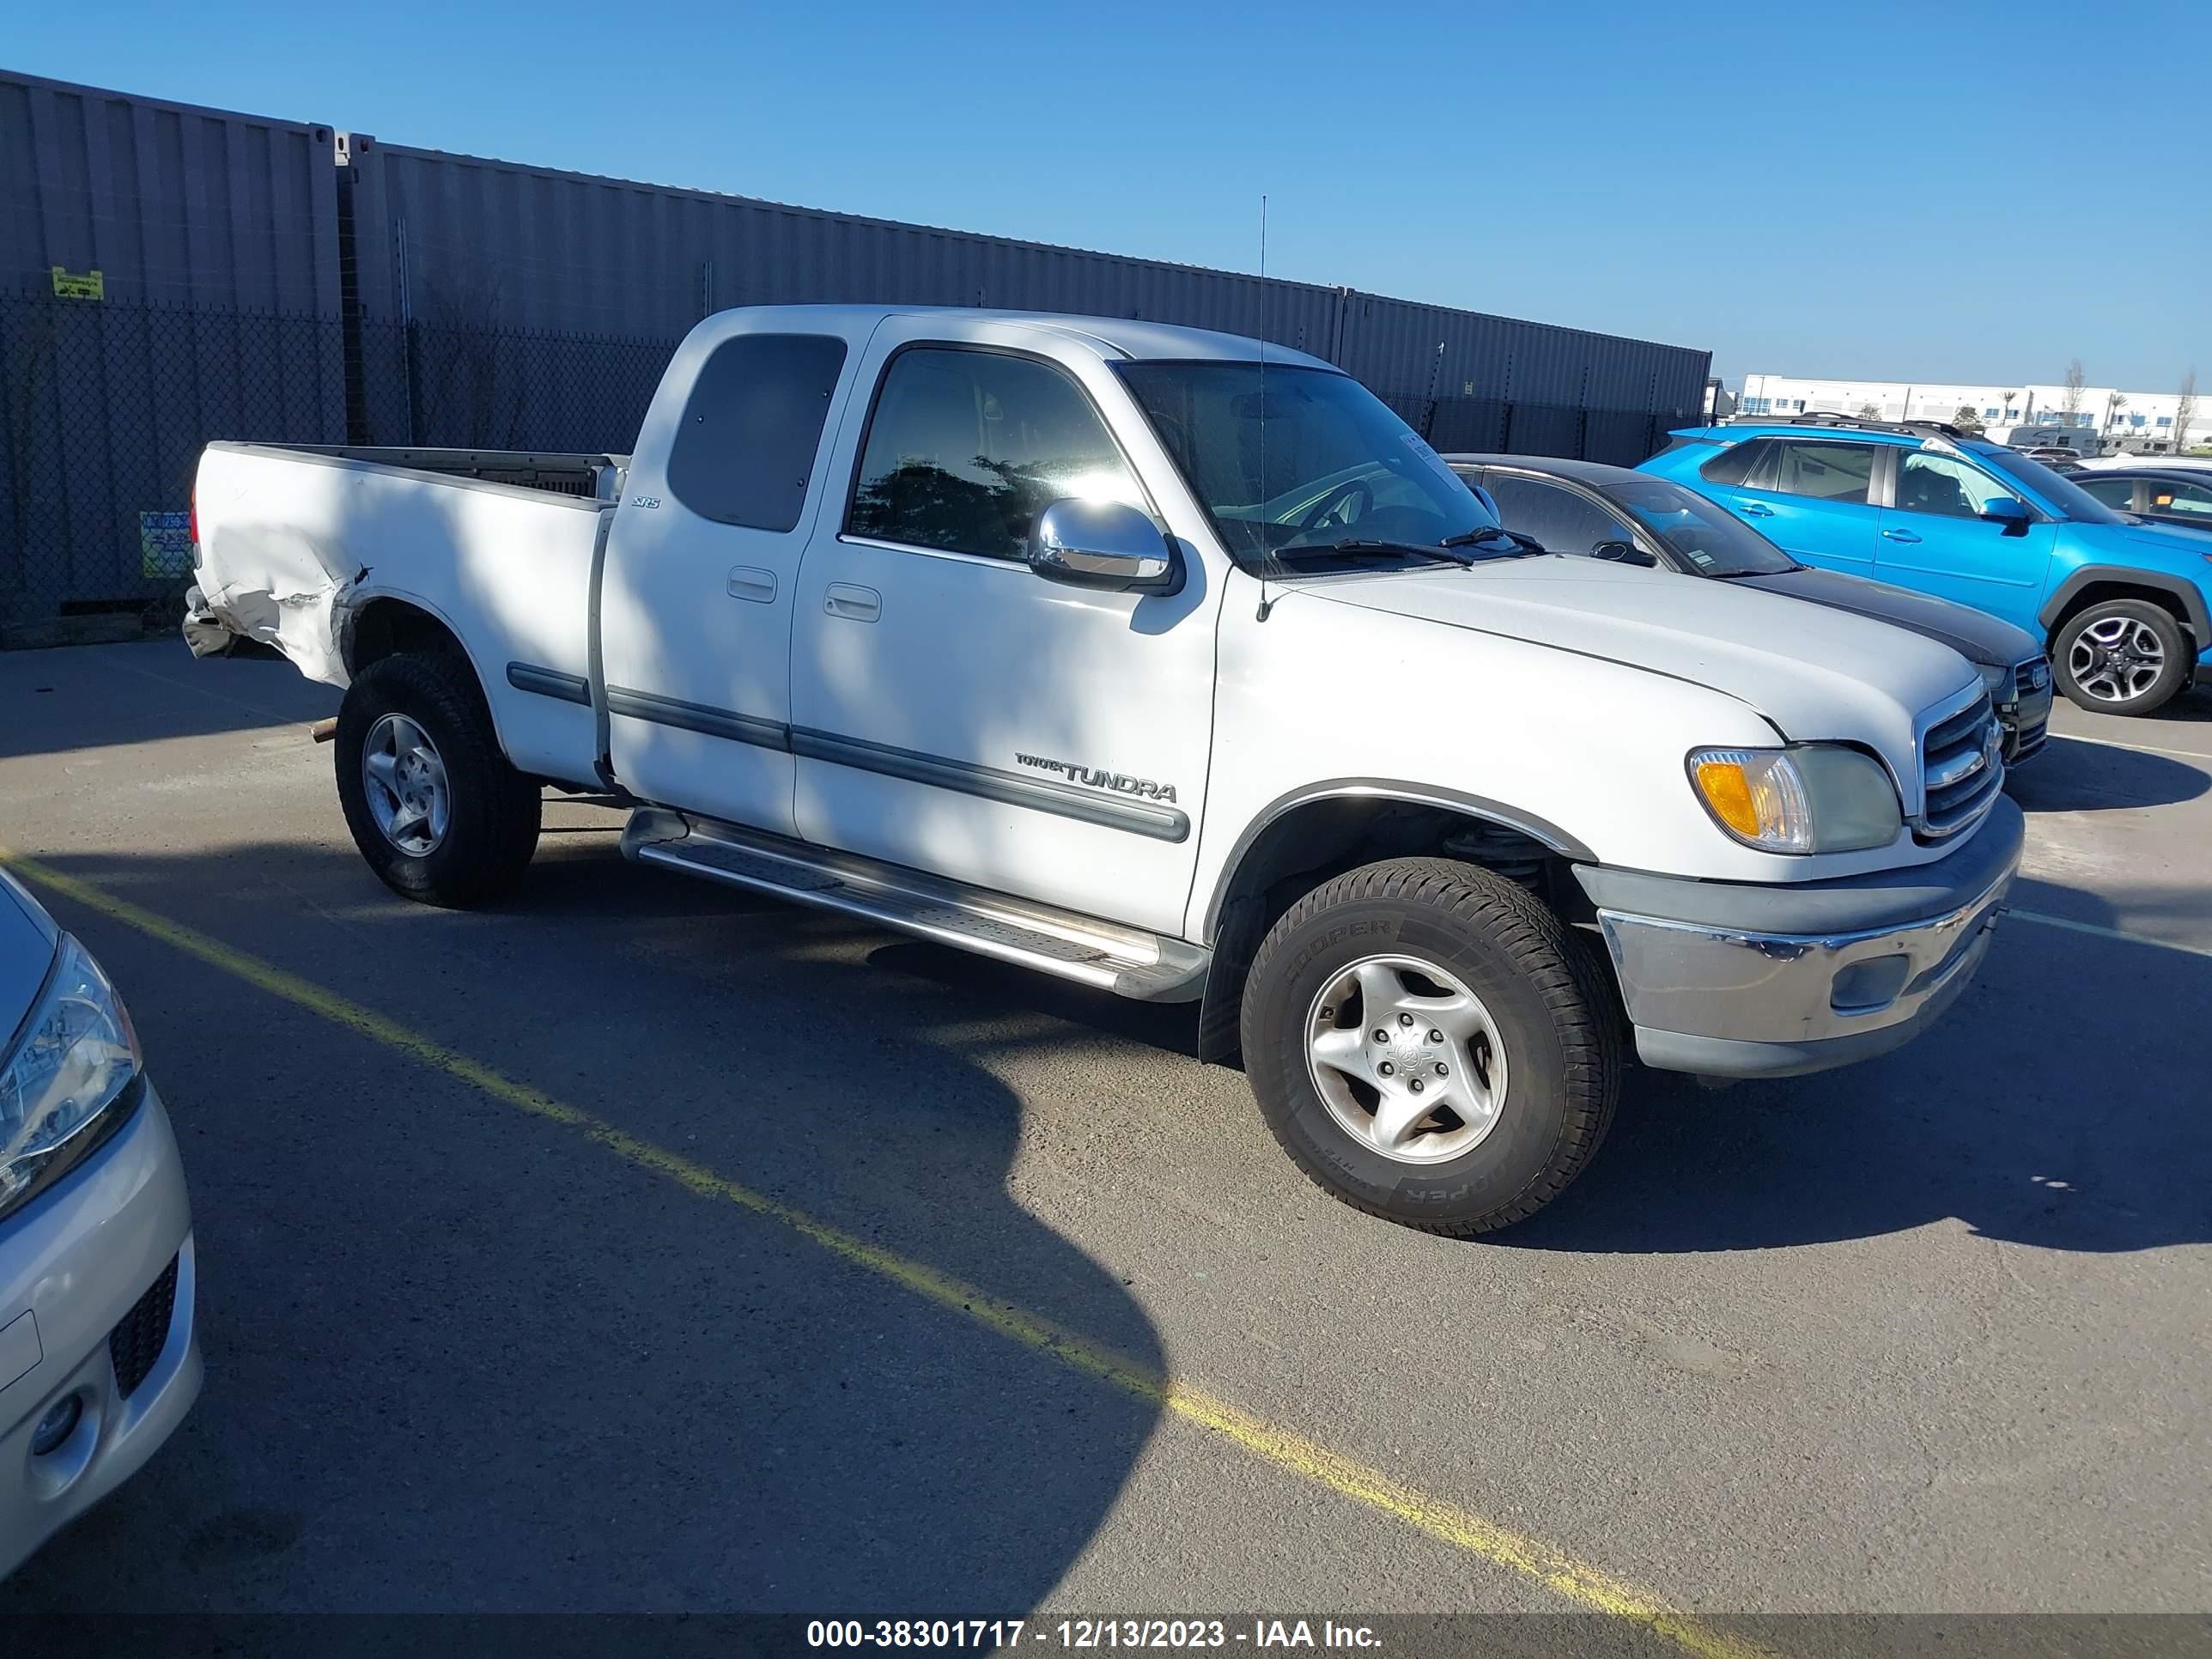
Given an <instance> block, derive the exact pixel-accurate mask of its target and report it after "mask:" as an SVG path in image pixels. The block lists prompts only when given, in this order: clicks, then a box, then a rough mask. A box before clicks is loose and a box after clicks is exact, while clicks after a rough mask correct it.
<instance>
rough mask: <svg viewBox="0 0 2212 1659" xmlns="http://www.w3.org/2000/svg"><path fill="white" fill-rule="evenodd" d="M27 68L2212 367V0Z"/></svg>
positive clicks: (1767, 333)
mask: <svg viewBox="0 0 2212 1659" xmlns="http://www.w3.org/2000/svg"><path fill="white" fill-rule="evenodd" d="M0 53H4V56H5V60H6V62H7V64H8V65H9V67H11V68H14V69H18V70H28V71H30V72H31V73H33V74H40V75H47V76H55V77H57V78H59V79H64V80H70V81H81V82H89V83H92V84H94V85H99V86H110V87H117V88H123V89H125V90H126V91H131V92H137V93H143V94H151V95H155V96H159V97H165V98H173V99H178V100H185V101H189V102H194V103H201V104H210V105H215V106H220V107H223V108H228V109H236V110H244V111H250V112H256V113H265V114H270V115H280V116H289V117H292V118H298V119H301V120H312V121H317V122H325V123H329V124H331V125H335V126H340V127H349V128H353V129H356V130H358V131H368V132H373V133H374V134H376V135H377V136H378V137H382V138H385V139H386V140H388V141H392V142H396V143H407V144H414V145H418V146H422V147H425V148H432V149H452V150H460V151H466V152H470V153H472V154H477V155H495V156H500V157H503V158H507V159H509V160H513V161H528V162H534V163H538V164H540V165H544V166H549V167H568V168H574V169H576V170H579V171H582V172H590V173H610V174H613V175H616V176H619V177H628V178H636V179H650V180H653V181H656V182H660V183H666V184H677V185H690V186H694V187H697V188H702V189H709V190H725V191H733V192H737V193H739V194H744V195H750V196H760V197H769V198H771V199H775V200H779V201H788V202H797V203H803V204H807V205H810V206H817V207H827V208H836V209H842V210H847V211H852V212H859V213H866V214H873V215H878V216H884V217H887V218H897V219H911V220H918V221H922V222H929V223H935V224H943V225H950V226H956V227H958V228H963V229H975V230H987V231H993V232H996V233H1000V234H1006V235H1012V236H1021V237H1027V238H1030V239H1034V240H1042V241H1049V242H1060V243H1066V244H1070V245H1073V246H1083V247H1095V248H1104V249H1109V250H1112V251H1115V252H1127V253H1136V254H1143V255H1147V256H1150V257H1153V258H1165V259H1175V260H1181V261H1184V262H1187V263H1190V264H1206V265H1216V266H1223V267H1228V268H1232V269H1239V270H1251V269H1254V268H1255V265H1256V263H1257V259H1258V252H1259V250H1258V221H1259V201H1260V197H1261V193H1262V192H1263V191H1264V192H1266V193H1267V196H1268V197H1269V201H1270V208H1269V219H1268V250H1267V264H1268V269H1269V270H1270V271H1271V272H1273V274H1276V275H1279V276H1290V277H1295V278H1298V279H1302V280H1305V281H1311V282H1320V283H1348V284H1350V285H1352V286H1353V287H1357V288H1363V289H1370V290H1373V291H1376V292H1380V293H1384V294H1391V295H1401V296H1403V297H1406V298H1409V299H1416V300H1425V301H1434V302H1438V303H1443V304H1448V305H1455V306H1464V307H1471V308H1474V309H1477V310H1483V311H1493V312H1501V313H1506V314H1508V315H1512V316H1521V317H1532V318H1535V319H1541V320H1543V321H1547V322H1555V323H1564V324H1568V325H1574V326H1578V327H1584V328H1593V329H1602V330H1607V331H1614V332H1620V333H1626V334H1632V335H1638V336H1642V337H1646V338H1650V339H1657V340H1664V341H1668V342H1671V343H1679V344H1686V345H1693V346H1701V347H1708V348H1711V349H1712V351H1713V352H1714V354H1715V365H1716V368H1717V369H1718V371H1719V372H1721V373H1722V374H1724V375H1726V376H1727V377H1728V378H1729V380H1731V381H1735V380H1738V379H1740V377H1741V375H1742V374H1744V373H1745V372H1746V371H1747V370H1757V371H1765V372H1770V373H1782V374H1822V375H1857V376H1864V377H1869V378H1879V379H1899V380H2058V379H2059V378H2060V377H2061V374H2063V369H2064V366H2065V362H2066V360H2067V359H2068V358H2069V357H2075V356H2078V357H2080V358H2081V361H2082V362H2083V364H2084V366H2085V368H2086V371H2087V374H2088V376H2089V378H2090V380H2092V381H2094V382H2100V383H2106V384H2110V383H2114V382H2117V383H2118V384H2119V385H2122V386H2130V387H2136V388H2140V389H2146V390H2163V389H2168V388H2171V387H2172V386H2173V385H2174V384H2175V382H2176V380H2178V379H2179V375H2180V374H2181V373H2182V371H2183V370H2184V369H2185V368H2189V367H2190V366H2191V365H2192V364H2194V365H2195V366H2196V367H2197V368H2198V369H2199V370H2200V372H2201V377H2202V378H2205V379H2207V380H2212V186H2208V185H2207V183H2206V180H2207V179H2208V178H2212V119H2208V109H2212V0H2179V3H2171V4H2160V3H2139V4H2133V5H2130V6H2127V7H2125V8H2122V7H2117V6H2105V5H2101V4H2098V3H2095V0H2072V3H2066V4H2043V3H2035V0H2016V3H2010V4H1998V5H1979V4H1936V3H1932V0H1923V3H1918V4H1906V5H1896V6H1891V5H1886V4H1881V3H1870V0H1863V3H1858V4H1855V5H1850V6H1836V5H1812V4H1802V3H1795V0H1774V3H1771V4H1766V5H1753V6H1734V5H1726V4H1717V3H1709V4H1703V5H1697V6H1680V5H1669V6H1659V5H1653V4H1648V3H1647V4H1643V5H1624V6H1617V7H1612V6H1583V7H1576V6H1569V5H1564V4H1552V5H1534V6H1519V5H1516V6H1501V5H1486V4H1479V3H1468V0H1462V3H1456V4H1442V5H1430V4H1414V3H1396V4H1388V3H1386V4H1365V5H1363V4H1358V3H1342V0H1340V3H1335V4H1331V5H1325V6H1323V5H1306V4H1270V5H1265V6H1246V5H1242V4H1238V5H1234V6H1231V5H1226V4H1206V3H1196V4H1191V3H1185V4H1181V5H1158V6H1156V5H1152V4H1148V3H1134V0H1124V3H1120V4H1116V5H1113V6H1095V5H1094V6H1085V7H1081V8H1077V7H1072V6H1055V5H1051V4H1035V3H1032V4H1029V5H1024V6H1004V7H1002V6H997V5H992V4H984V3H970V4H966V5H962V6H958V7H939V6H921V5H915V4H912V3H908V4H901V5H881V4H873V3H865V4H863V3H850V4H842V5H839V4H818V5H814V6H811V7H792V8H788V9H785V8H775V9H769V8H757V7H750V6H743V5H738V4H729V3H725V4H720V5H708V4H700V5H694V4H690V3H683V0H659V3H654V4H652V5H649V6H636V7H629V8H625V7H622V6H615V5H599V6H590V7H586V6H579V5H569V4H565V3H556V0H532V3H529V4H523V3H520V0H478V3H473V4H471V3H460V4H447V5H442V6H434V5H421V4H416V3H412V0H397V3H379V4H375V5H369V6H354V7H341V8H328V7H325V8H320V9H318V8H315V7H313V6H301V5H300V4H298V3H297V0H292V3H287V4H283V5H273V4H270V5H264V4H239V3H222V0H208V3H204V4H200V5H196V6H179V5H175V4H173V3H161V4H152V3H142V0H109V3H106V4H104V5H100V6H76V7H52V6H49V7H37V8H27V9H26V10H25V11H24V12H23V13H21V14H19V15H17V18H16V21H15V22H13V23H11V24H10V25H9V28H8V30H7V33H6V35H5V37H4V43H0Z"/></svg>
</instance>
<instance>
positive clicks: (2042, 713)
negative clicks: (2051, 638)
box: [1998, 657, 2051, 766]
mask: <svg viewBox="0 0 2212 1659" xmlns="http://www.w3.org/2000/svg"><path fill="white" fill-rule="evenodd" d="M1998 712H1999V713H2000V714H2002V715H2004V716H2006V717H2007V718H2008V723H2009V724H2010V726H2011V727H2012V738H2011V744H2010V746H2009V747H2008V749H2007V750H2006V751H2005V763H2006V764H2007V765H2008V766H2009V765H2012V764H2014V763H2016V762H2020V761H2024V760H2026V759H2027V757H2029V756H2030V755H2033V753H2034V752H2035V751H2036V750H2039V749H2040V748H2042V747H2043V742H2044V739H2045V738H2046V737H2047V736H2049V735H2050V726H2051V664H2050V663H2049V661H2048V660H2046V659H2044V658H2042V657H2034V658H2031V659H2029V660H2027V662H2024V663H2021V664H2020V665H2018V666H2016V667H2015V669H2014V670H2013V684H2012V698H2011V700H2010V702H2008V703H2007V704H2006V705H2005V707H2004V708H2002V709H2000V710H1999V711H1998Z"/></svg>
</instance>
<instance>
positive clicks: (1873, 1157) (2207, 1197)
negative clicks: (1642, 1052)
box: [1493, 880, 2212, 1252]
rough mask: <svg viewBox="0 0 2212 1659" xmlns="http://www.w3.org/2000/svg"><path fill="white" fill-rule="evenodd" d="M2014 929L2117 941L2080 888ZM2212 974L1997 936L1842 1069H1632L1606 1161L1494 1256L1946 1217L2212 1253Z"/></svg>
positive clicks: (2025, 903)
mask: <svg viewBox="0 0 2212 1659" xmlns="http://www.w3.org/2000/svg"><path fill="white" fill-rule="evenodd" d="M2010 902H2011V904H2012V905H2013V906H2014V907H2015V908H2019V909H2021V910H2030V911H2034V912H2037V913H2039V914H2041V915H2059V916H2064V917H2066V918H2068V919H2069V920H2075V921H2082V922H2086V923H2088V924H2090V925H2092V926H2099V927H2117V926H2118V925H2119V919H2118V917H2116V916H2115V915H2113V913H2112V910H2111V908H2110V907H2109V906H2107V905H2106V904H2105V903H2104V902H2103V901H2101V900H2100V899H2098V898H2096V897H2095V896H2093V895H2090V894H2087V893H2085V892H2082V891H2081V890H2077V889H2073V888H2064V887H2059V886H2057V885H2055V884H2050V883H2045V882H2038V881H2027V880H2023V881H2020V882H2016V883H2015V884H2014V887H2013V890H2012V894H2011V897H2010ZM2207 1007H2212V958H2206V957H2201V956H2194V955H2189V954H2185V953H2183V952H2180V951H2168V950H2163V949H2160V948H2159V947H2157V946H2155V945H2150V944H2148V943H2144V942H2141V941H2138V940H2133V939H2106V938H2100V937H2095V936H2092V935H2087V934H2083V933H2076V932H2070V931H2064V930H2061V929H2057V928H2054V927H2048V926H2042V925H2039V924H2037V923H2033V922H2030V921H2026V920H2023V919H2022V918H2021V917H2019V916H2014V917H2011V918H2008V919H2007V920H2005V921H2001V922H2000V923H1999V926H1998V934H1997V937H1996V941H1995V942H1994V944H1993V945H1992V947H1991V949H1990V955H1989V957H1987V959H1986V960H1985V961H1984V963H1983V964H1982V967H1981V969H1980V972H1979V974H1978V976H1977V978H1976V980H1975V981H1974V983H1973V984H1972V985H1971V986H1970V987H1968V988H1967V991H1966V994H1965V995H1964V996H1963V997H1961V999H1960V1001H1959V1002H1958V1003H1957V1004H1956V1005H1955V1006H1954V1007H1953V1008H1952V1009H1951V1010H1950V1011H1949V1012H1948V1014H1947V1015H1946V1016H1945V1017H1944V1018H1943V1020H1942V1023H1941V1024H1938V1025H1936V1027H1935V1028H1934V1029H1933V1030H1930V1031H1929V1032H1927V1033H1926V1034H1924V1035H1923V1036H1920V1037H1919V1038H1917V1040H1916V1041H1914V1042H1911V1043H1908V1044H1907V1045H1906V1046H1905V1047H1904V1048H1900V1049H1899V1050H1897V1051H1896V1052H1894V1053H1893V1054H1888V1055H1886V1056H1884V1057H1883V1058H1881V1059H1880V1060H1873V1061H1869V1062H1868V1063H1865V1064H1863V1065H1859V1066H1850V1067H1847V1068H1845V1069H1843V1070H1840V1071H1835V1072H1826V1073H1818V1074H1816V1075H1814V1076H1811V1077H1802V1078H1791V1079H1778V1080H1775V1081H1771V1082H1759V1083H1743V1084H1738V1085H1733V1086H1731V1087H1728V1088H1723V1089H1717V1090H1708V1089H1704V1088H1701V1087H1699V1085H1697V1084H1696V1083H1695V1082H1693V1081H1692V1080H1691V1079H1686V1078H1681V1077H1675V1076H1670V1075H1667V1074H1663V1073H1653V1072H1649V1071H1644V1070H1641V1069H1638V1070H1636V1071H1632V1073H1630V1075H1629V1077H1628V1079H1627V1085H1626V1088H1625V1090H1624V1091H1623V1099H1622V1104H1621V1109H1620V1118H1619V1120H1618V1121H1617V1122H1616V1123H1615V1125H1614V1127H1613V1133H1612V1136H1611V1137H1610V1139H1609V1140H1608V1141H1607V1146H1606V1147H1605V1150H1604V1151H1603V1152H1602V1153H1601V1155H1600V1156H1599V1157H1598V1158H1597V1159H1596V1161H1595V1163H1593V1164H1592V1165H1591V1166H1590V1169H1589V1171H1588V1173H1586V1174H1585V1175H1584V1176H1583V1177H1582V1179H1581V1180H1580V1181H1578V1182H1577V1183H1576V1184H1575V1185H1574V1186H1573V1187H1572V1188H1569V1189H1568V1191H1567V1192H1566V1193H1565V1194H1564V1195H1563V1196H1562V1197H1561V1198H1560V1199H1559V1200H1558V1201H1556V1202H1555V1203H1554V1204H1553V1206H1551V1207H1550V1208H1549V1209H1547V1210H1546V1211H1544V1212H1541V1214H1539V1215H1537V1216H1536V1217H1535V1218H1533V1219H1532V1220H1530V1221H1528V1223H1526V1224H1524V1225H1522V1226H1520V1227H1517V1228H1515V1229H1512V1230H1510V1231H1507V1232H1504V1233H1502V1234H1498V1235H1496V1236H1495V1237H1494V1241H1493V1242H1495V1243H1498V1244H1501V1245H1504V1246H1507V1247H1517V1248H1522V1249H1556V1250H1581V1251H1631V1252H1663V1251H1696V1250H1748V1249H1776V1248H1781V1247H1786V1246H1790V1245H1796V1244H1813V1243H1826V1242H1829V1241H1832V1240H1839V1239H1850V1238H1862V1237H1872V1236H1875V1235H1878V1234H1884V1233H1893V1232H1898V1231H1904V1230H1905V1229H1909V1228H1914V1227H1921V1226H1926V1225H1930V1224H1935V1223H1942V1222H1946V1221H1950V1220H1954V1219H1955V1220H1958V1221H1963V1222H1965V1223H1966V1225H1968V1226H1969V1227H1971V1228H1972V1230H1973V1231H1976V1232H1978V1233H1981V1234H1984V1235H1986V1236H1988V1237H1993V1238H2000V1239H2007V1240H2010V1241H2012V1242H2014V1243H2021V1244H2030V1245H2035V1246H2039V1247H2041V1248H2044V1249H2056V1250H2082V1251H2124V1250H2147V1249H2157V1248H2160V1247H2161V1246H2165V1245H2172V1244H2195V1243H2206V1242H2208V1241H2212V1113H2208V1112H2207V1111H2206V1110H2205V1101H2206V1098H2207V1086H2206V1083H2205V1079H2206V1077H2207V1075H2208V1073H2212V1025H2208V1024H2207V1023H2206V1022H2205V1020H2204V1019H2203V1017H2202V1015H2201V1013H2200V1012H2197V1011H2201V1010H2203V1009H2204V1008H2207Z"/></svg>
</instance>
